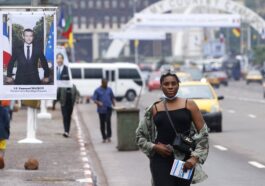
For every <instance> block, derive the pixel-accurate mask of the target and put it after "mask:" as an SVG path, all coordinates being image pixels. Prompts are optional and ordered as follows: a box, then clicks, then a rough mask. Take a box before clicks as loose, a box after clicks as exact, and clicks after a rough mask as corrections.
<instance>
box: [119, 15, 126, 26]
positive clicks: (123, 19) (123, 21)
mask: <svg viewBox="0 0 265 186" xmlns="http://www.w3.org/2000/svg"><path fill="white" fill-rule="evenodd" d="M120 20H121V24H124V23H125V21H126V18H125V17H124V16H121V18H120Z"/></svg>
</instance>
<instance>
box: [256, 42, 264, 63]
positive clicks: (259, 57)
mask: <svg viewBox="0 0 265 186" xmlns="http://www.w3.org/2000/svg"><path fill="white" fill-rule="evenodd" d="M264 61H265V45H259V46H257V47H255V48H254V61H253V63H254V64H261V65H262V64H263V62H264Z"/></svg>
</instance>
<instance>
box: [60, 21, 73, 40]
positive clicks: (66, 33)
mask: <svg viewBox="0 0 265 186" xmlns="http://www.w3.org/2000/svg"><path fill="white" fill-rule="evenodd" d="M72 32H73V23H72V18H71V17H69V18H68V19H67V20H66V24H65V27H64V30H63V33H62V36H63V37H65V38H67V39H69V37H70V33H72Z"/></svg>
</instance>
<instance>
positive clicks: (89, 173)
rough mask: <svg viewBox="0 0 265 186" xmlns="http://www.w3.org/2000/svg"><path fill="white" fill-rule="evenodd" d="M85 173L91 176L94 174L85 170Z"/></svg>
mask: <svg viewBox="0 0 265 186" xmlns="http://www.w3.org/2000/svg"><path fill="white" fill-rule="evenodd" d="M84 173H85V175H91V174H92V172H91V171H90V170H85V171H84Z"/></svg>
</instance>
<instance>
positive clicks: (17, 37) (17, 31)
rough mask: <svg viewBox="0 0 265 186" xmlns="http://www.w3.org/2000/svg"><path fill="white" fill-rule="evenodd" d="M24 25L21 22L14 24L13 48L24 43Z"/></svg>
mask: <svg viewBox="0 0 265 186" xmlns="http://www.w3.org/2000/svg"><path fill="white" fill-rule="evenodd" d="M23 30H24V27H23V26H22V25H20V24H13V25H12V46H13V48H15V47H17V46H19V45H21V44H23V38H22V34H23Z"/></svg>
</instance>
